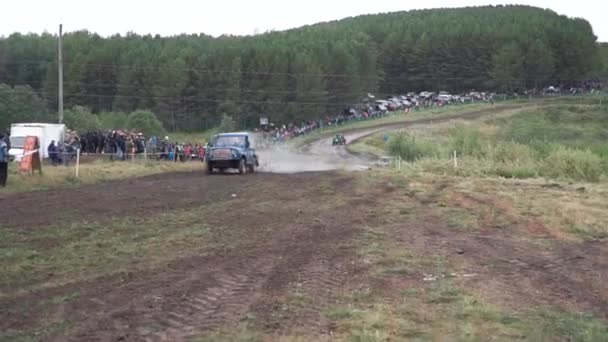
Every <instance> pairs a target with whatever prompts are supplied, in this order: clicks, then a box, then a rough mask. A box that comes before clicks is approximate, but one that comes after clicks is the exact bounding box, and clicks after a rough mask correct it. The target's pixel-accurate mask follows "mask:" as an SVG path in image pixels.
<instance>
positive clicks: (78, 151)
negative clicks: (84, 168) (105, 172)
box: [76, 148, 80, 178]
mask: <svg viewBox="0 0 608 342" xmlns="http://www.w3.org/2000/svg"><path fill="white" fill-rule="evenodd" d="M79 169H80V149H79V148H77V149H76V178H78V171H79Z"/></svg>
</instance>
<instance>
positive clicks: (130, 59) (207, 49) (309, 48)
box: [0, 6, 597, 129]
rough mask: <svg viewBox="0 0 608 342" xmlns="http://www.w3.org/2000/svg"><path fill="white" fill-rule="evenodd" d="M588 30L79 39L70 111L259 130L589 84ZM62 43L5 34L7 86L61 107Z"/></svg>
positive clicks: (555, 27)
mask: <svg viewBox="0 0 608 342" xmlns="http://www.w3.org/2000/svg"><path fill="white" fill-rule="evenodd" d="M595 42H596V37H595V36H594V34H593V31H592V28H591V26H590V25H589V23H588V22H586V21H585V20H582V19H570V18H567V17H564V16H560V15H558V14H556V13H554V12H552V11H549V10H542V9H538V8H533V7H527V6H506V7H503V6H499V7H493V6H489V7H476V8H460V9H435V10H420V11H410V12H397V13H389V14H380V15H366V16H360V17H355V18H349V19H345V20H341V21H335V22H329V23H322V24H317V25H312V26H306V27H302V28H299V29H293V30H288V31H283V32H271V33H267V34H263V35H258V36H253V37H227V36H225V37H220V38H212V37H209V36H205V35H181V36H175V37H160V36H154V37H153V36H149V35H148V36H139V35H136V34H129V35H127V36H118V35H116V36H112V37H108V38H102V37H100V36H98V35H96V34H93V33H89V32H74V33H69V34H67V35H66V37H65V43H64V47H65V48H64V51H65V52H64V55H65V61H66V67H65V94H66V100H65V101H66V105H67V106H68V107H69V106H72V105H76V104H78V105H84V106H88V107H90V108H91V109H92V110H93V111H95V112H100V111H110V110H113V111H131V110H134V109H139V108H147V109H152V110H154V111H155V112H156V113H157V114H159V116H160V119H161V120H162V121H163V122H164V123H165V124H166V125H167V126H168V127H170V128H172V129H195V128H201V127H202V126H203V125H209V124H210V121H211V122H215V121H216V120H217V119H218V118H219V114H221V113H222V112H228V113H234V114H239V113H246V114H240V115H241V117H240V123H242V124H247V123H249V124H251V123H254V122H255V120H256V119H257V116H258V115H259V114H261V113H264V114H271V115H273V119H275V120H277V121H281V120H293V119H304V118H312V117H319V116H321V115H325V114H327V113H328V112H336V111H338V110H340V109H342V108H343V107H344V106H345V105H348V104H351V103H353V102H356V101H358V100H359V99H360V97H361V96H362V95H363V94H366V93H367V92H374V93H380V95H383V94H389V93H398V92H404V91H413V90H423V89H446V90H454V91H458V90H465V89H471V88H478V89H479V88H493V89H500V90H516V89H523V88H524V87H532V86H540V85H543V84H548V83H555V82H569V81H576V80H580V79H581V78H583V77H585V76H586V75H587V74H588V72H589V71H590V69H591V68H592V65H593V60H594V58H595V56H596V53H597V46H596V43H595ZM54 60H55V37H54V36H52V35H49V34H43V35H20V34H13V35H11V36H10V37H7V38H0V75H1V76H0V83H7V84H9V85H11V86H14V85H23V84H28V85H31V86H32V87H33V88H34V89H35V90H36V91H38V92H39V93H40V94H41V95H42V96H44V97H45V98H46V99H47V100H48V102H49V103H48V105H49V106H50V108H55V103H54V102H55V99H56V92H57V89H56V74H57V72H56V70H55V63H54Z"/></svg>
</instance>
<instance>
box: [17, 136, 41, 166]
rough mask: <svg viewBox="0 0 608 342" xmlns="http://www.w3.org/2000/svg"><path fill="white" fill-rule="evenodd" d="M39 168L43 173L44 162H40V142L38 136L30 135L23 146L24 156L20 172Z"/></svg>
mask: <svg viewBox="0 0 608 342" xmlns="http://www.w3.org/2000/svg"><path fill="white" fill-rule="evenodd" d="M34 170H38V172H40V174H42V164H41V162H40V143H39V142H38V137H37V136H33V135H28V136H27V137H26V138H25V146H24V147H23V158H22V159H21V164H20V165H19V171H20V172H29V173H34Z"/></svg>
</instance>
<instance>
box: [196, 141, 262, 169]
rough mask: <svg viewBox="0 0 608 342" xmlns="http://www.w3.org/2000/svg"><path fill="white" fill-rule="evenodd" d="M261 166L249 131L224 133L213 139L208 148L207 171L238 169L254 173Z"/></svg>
mask: <svg viewBox="0 0 608 342" xmlns="http://www.w3.org/2000/svg"><path fill="white" fill-rule="evenodd" d="M258 166H259V162H258V156H257V155H256V153H255V149H254V148H252V147H251V140H250V139H249V133H222V134H218V135H216V136H214V137H213V139H211V141H210V142H209V145H208V148H207V173H209V174H212V173H213V172H214V171H215V170H219V171H220V172H221V171H224V170H226V169H238V170H239V173H240V174H244V173H246V172H250V173H253V172H255V168H256V167H258Z"/></svg>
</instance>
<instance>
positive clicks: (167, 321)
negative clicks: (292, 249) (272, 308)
mask: <svg viewBox="0 0 608 342" xmlns="http://www.w3.org/2000/svg"><path fill="white" fill-rule="evenodd" d="M202 266H203V267H204V265H202ZM272 267H273V264H272V260H271V259H269V258H261V259H258V260H249V262H247V261H246V260H239V262H238V263H237V264H235V265H228V266H221V267H219V268H217V269H215V270H213V271H211V272H206V273H197V272H196V270H191V271H190V272H185V273H184V274H182V275H181V277H180V276H179V275H177V274H176V275H175V277H172V278H171V279H169V280H168V281H166V282H163V283H160V284H154V287H153V288H149V289H148V291H147V292H148V293H146V294H134V295H133V298H132V299H131V300H129V301H128V302H127V303H124V300H125V298H124V294H116V293H114V292H111V293H106V294H105V295H102V296H94V297H89V298H88V299H87V303H86V304H85V305H84V306H85V307H86V308H87V311H93V312H96V313H97V316H98V317H97V318H98V319H97V320H96V319H95V318H93V320H94V322H89V324H87V325H86V326H85V327H82V329H80V330H81V333H80V334H77V335H76V336H74V338H73V339H72V340H74V341H83V340H86V341H107V340H118V341H149V342H163V341H187V340H189V339H191V338H193V337H196V336H201V335H204V334H205V333H208V332H210V331H213V330H215V329H217V328H219V327H221V326H223V325H224V324H226V323H229V322H235V321H238V320H239V319H240V318H242V317H243V316H244V315H245V314H246V313H247V312H248V310H249V307H250V306H251V305H252V303H254V302H255V301H256V299H257V298H258V296H259V294H260V290H261V288H262V286H263V284H264V283H265V281H266V279H267V277H268V275H269V274H270V271H271V269H272ZM199 282H204V283H205V284H206V285H202V286H199V285H197V284H198V283H199ZM134 287H135V288H139V287H140V286H139V284H136V285H135V286H134ZM173 288H178V289H173ZM121 300H122V301H123V302H122V303H121Z"/></svg>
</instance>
